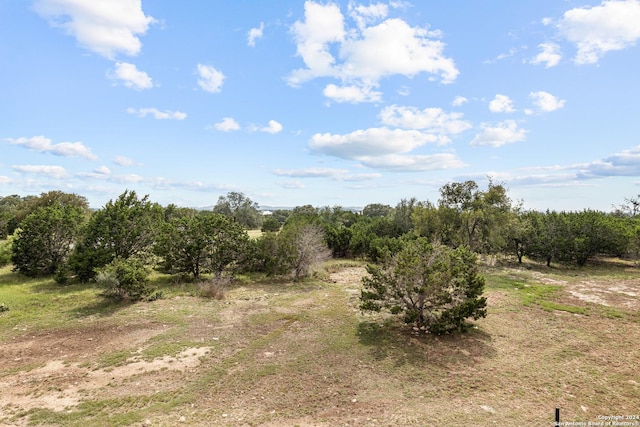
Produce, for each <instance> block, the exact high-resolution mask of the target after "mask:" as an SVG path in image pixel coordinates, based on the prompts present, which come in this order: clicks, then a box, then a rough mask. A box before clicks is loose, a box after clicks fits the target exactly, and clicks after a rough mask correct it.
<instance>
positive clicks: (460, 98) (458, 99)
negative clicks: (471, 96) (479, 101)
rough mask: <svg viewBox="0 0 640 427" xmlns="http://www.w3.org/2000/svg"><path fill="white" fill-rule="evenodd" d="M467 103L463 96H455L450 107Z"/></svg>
mask: <svg viewBox="0 0 640 427" xmlns="http://www.w3.org/2000/svg"><path fill="white" fill-rule="evenodd" d="M467 102H469V100H468V99H467V98H465V97H464V96H456V97H455V98H454V99H453V102H451V105H452V106H454V107H459V106H461V105H463V104H466V103H467Z"/></svg>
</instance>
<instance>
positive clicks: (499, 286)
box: [0, 263, 640, 426]
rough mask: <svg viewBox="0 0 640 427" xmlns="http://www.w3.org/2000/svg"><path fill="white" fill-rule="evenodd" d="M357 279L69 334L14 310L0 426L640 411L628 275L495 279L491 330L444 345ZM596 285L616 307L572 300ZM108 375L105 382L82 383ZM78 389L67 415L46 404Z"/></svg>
mask: <svg viewBox="0 0 640 427" xmlns="http://www.w3.org/2000/svg"><path fill="white" fill-rule="evenodd" d="M362 274H364V269H363V267H362V266H358V265H354V264H353V263H349V264H347V265H336V264H335V263H334V264H331V266H330V268H329V272H328V273H327V274H326V275H325V276H321V277H322V278H323V280H322V281H319V280H309V281H303V282H301V283H296V284H293V283H290V282H282V281H281V282H278V281H262V280H258V281H253V282H252V281H248V280H245V281H244V282H239V283H236V284H234V285H231V286H228V287H227V288H226V291H225V299H224V300H215V299H202V298H197V297H192V296H189V294H188V292H185V294H182V295H178V296H176V297H173V298H171V299H165V300H160V301H154V302H151V303H140V304H136V305H127V306H119V307H118V309H115V310H114V309H113V308H109V309H106V308H105V312H101V311H96V310H93V311H91V310H87V311H86V313H89V314H85V315H82V314H79V313H83V312H84V311H83V310H82V307H68V308H67V309H66V310H62V309H61V310H60V311H59V312H61V313H62V315H63V316H66V317H67V319H66V323H65V324H61V323H60V322H57V323H56V327H55V328H53V329H51V330H40V331H37V330H34V329H32V328H30V326H29V324H28V320H25V318H23V319H22V321H21V322H20V323H18V324H15V323H12V322H11V320H10V318H9V317H8V316H12V315H17V314H16V313H19V312H20V311H21V310H23V309H28V307H29V305H28V304H27V303H25V305H23V306H20V305H19V304H14V303H11V311H8V312H5V313H1V314H0V327H4V326H5V325H14V326H13V327H16V328H18V329H17V330H15V331H13V333H11V334H8V335H2V337H3V338H2V340H1V341H0V358H1V359H2V360H3V361H7V363H5V364H4V365H3V366H2V367H1V368H0V383H3V385H6V384H16V382H17V381H21V384H23V387H25V388H24V389H20V391H19V392H18V391H16V389H12V388H5V387H3V390H7V389H8V390H13V391H12V392H11V394H10V395H9V399H10V400H11V399H12V401H10V402H8V401H7V400H3V401H2V406H0V409H2V412H0V414H2V415H0V424H1V423H3V422H4V423H6V424H8V425H24V424H26V423H27V422H32V423H41V424H44V425H65V426H66V425H78V426H80V425H105V426H106V425H109V426H111V425H142V423H143V422H145V420H149V421H150V423H151V425H154V426H174V425H178V424H184V425H190V426H210V425H228V426H260V425H265V426H295V425H298V426H334V425H350V426H360V425H363V426H364V425H366V426H370V425H373V426H388V425H409V426H412V425H413V426H425V425H442V426H460V425H465V426H486V425H494V424H495V425H500V424H508V425H552V423H553V417H554V411H555V408H556V407H559V408H561V414H562V419H563V420H564V421H585V422H587V421H597V416H598V415H611V414H633V413H637V408H640V377H639V375H640V374H639V373H638V370H637V366H638V364H639V362H640V346H638V345H637V343H638V342H639V341H640V328H639V327H638V326H639V319H638V316H637V311H636V310H634V309H633V308H630V307H629V306H626V305H625V304H624V303H625V301H627V299H626V297H625V296H624V295H626V294H624V292H626V293H629V292H634V289H635V290H638V284H639V281H638V280H636V279H635V277H636V276H637V271H636V270H635V269H633V268H631V267H624V266H616V267H609V266H605V267H602V266H601V267H598V268H594V269H591V270H589V269H583V270H559V269H553V270H546V269H542V268H540V269H539V268H538V267H537V266H534V268H531V269H526V268H517V267H515V266H514V267H492V268H490V269H489V270H487V272H486V277H487V295H488V298H489V310H488V316H487V318H486V319H482V320H480V321H478V322H477V323H476V326H477V328H474V329H472V330H471V332H470V333H468V334H465V335H461V336H444V337H433V336H429V335H424V334H416V333H414V332H413V331H411V330H409V329H407V328H406V327H405V326H404V325H401V324H399V323H397V322H396V321H394V320H392V319H388V318H386V317H385V316H370V315H363V314H362V313H360V311H359V310H358V309H357V305H358V293H359V289H360V277H361V276H362ZM585 281H588V282H589V283H591V285H589V286H590V288H589V289H592V291H591V292H593V293H597V292H599V291H601V290H602V289H607V290H608V291H609V293H610V295H609V299H607V300H606V301H608V302H610V305H608V306H604V305H601V304H597V303H595V302H590V301H587V300H584V299H580V298H577V297H575V296H574V295H573V294H572V293H571V291H575V290H576V289H578V288H579V287H580V286H583V287H584V282H585ZM620 281H623V282H624V286H619V287H618V288H616V286H614V284H615V283H616V282H620ZM1 286H2V285H0V292H2V291H3V290H4V289H3V288H2V287H1ZM612 288H613V290H612ZM616 289H618V290H619V291H620V292H618V291H616ZM185 291H187V290H185ZM83 292H86V291H83ZM588 292H590V291H588V290H585V289H582V293H584V294H587V293H588ZM600 293H602V294H603V295H604V294H606V292H605V293H603V292H600ZM51 294H52V295H53V294H54V293H53V291H51ZM616 294H620V295H616ZM69 301H75V302H74V303H76V304H77V301H76V300H71V299H70V300H69ZM91 304H96V302H93V303H91ZM85 308H86V307H85ZM578 308H579V309H583V311H582V312H583V313H584V314H577V313H576V312H575V311H580V310H576V309H578ZM39 324H42V323H41V322H40V323H39ZM20 328H26V329H25V330H24V332H22V330H21V329H20ZM89 338H91V339H92V340H91V341H89ZM198 349H206V351H208V353H206V354H205V352H204V351H200V350H198ZM191 354H194V355H195V357H196V359H187V357H188V356H189V355H191ZM132 357H133V359H132ZM181 358H184V359H185V360H189V363H183V364H182V365H179V361H180V360H181ZM56 361H59V362H60V363H57V362H56ZM142 361H146V362H145V363H147V364H144V365H140V366H144V367H145V368H144V369H141V370H138V371H134V372H131V373H130V374H131V375H129V376H123V375H121V372H123V370H125V369H126V367H127V366H128V365H131V364H132V363H142ZM172 361H173V362H172ZM154 363H155V364H156V365H154ZM172 364H176V365H175V366H176V368H177V369H171V368H170V365H172ZM52 366H53V367H57V369H56V370H54V371H47V370H46V369H45V370H43V367H45V368H46V367H49V368H51V367H52ZM110 366H111V369H113V370H114V375H113V379H112V380H110V381H109V382H108V383H105V384H102V383H100V384H98V386H97V387H92V386H89V385H86V384H85V383H83V381H86V380H87V379H91V378H92V375H93V376H94V377H95V378H99V377H100V373H102V372H108V371H109V369H110ZM150 366H151V367H152V366H158V369H148V368H149V367H150ZM92 369H95V371H92ZM87 372H95V373H94V374H88V373H87ZM116 374H117V375H116ZM75 383H78V384H75ZM83 384H85V389H84V391H82V390H80V387H79V385H83ZM74 390H75V391H77V394H76V395H74V396H75V397H77V400H76V401H69V402H68V403H69V405H68V407H64V405H63V404H64V400H63V399H58V400H59V401H60V402H62V404H61V407H53V408H52V406H51V405H48V404H47V402H49V403H51V402H54V401H55V398H56V396H57V397H59V398H60V397H64V395H65V393H66V392H71V391H74ZM3 396H6V394H5V393H3ZM29 396H30V397H32V398H33V399H31V400H28V399H27V400H28V401H29V402H31V403H32V404H31V405H30V406H29V405H26V404H25V403H24V402H25V399H26V398H27V397H29ZM4 399H7V398H4ZM38 399H40V400H38ZM47 399H48V400H47ZM21 402H22V403H21ZM33 402H36V403H35V404H33ZM38 402H39V403H38ZM21 405H22V406H21Z"/></svg>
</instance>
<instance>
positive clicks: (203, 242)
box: [155, 214, 249, 279]
mask: <svg viewBox="0 0 640 427" xmlns="http://www.w3.org/2000/svg"><path fill="white" fill-rule="evenodd" d="M248 241H249V236H248V235H247V233H246V231H245V230H244V229H243V228H242V226H241V225H240V224H238V223H237V222H235V221H234V220H233V219H231V218H229V217H227V216H224V215H221V214H208V215H191V216H183V217H179V218H174V219H173V220H172V221H170V222H169V223H166V224H164V226H163V232H162V233H161V235H160V236H159V237H158V240H157V243H156V246H155V252H156V254H157V255H159V256H160V257H161V258H162V261H161V262H160V269H161V271H163V272H166V273H172V274H173V273H186V274H191V275H193V277H194V278H196V279H197V278H198V277H199V276H200V275H201V274H203V273H209V272H213V273H215V275H216V277H217V278H220V277H221V276H222V274H223V273H224V272H225V270H227V269H228V267H229V266H230V265H232V264H233V263H236V262H238V261H239V260H240V259H241V258H242V257H243V256H244V253H245V251H246V248H247V244H248Z"/></svg>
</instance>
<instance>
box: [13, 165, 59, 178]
mask: <svg viewBox="0 0 640 427" xmlns="http://www.w3.org/2000/svg"><path fill="white" fill-rule="evenodd" d="M11 169H13V170H14V171H16V172H20V173H28V174H34V175H44V176H47V177H49V178H53V179H64V178H66V177H67V171H66V170H65V168H63V167H62V166H48V165H13V166H11Z"/></svg>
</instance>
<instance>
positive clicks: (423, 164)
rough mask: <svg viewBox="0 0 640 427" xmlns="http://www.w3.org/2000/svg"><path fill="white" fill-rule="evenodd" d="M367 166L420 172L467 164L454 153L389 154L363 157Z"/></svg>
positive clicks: (455, 167)
mask: <svg viewBox="0 0 640 427" xmlns="http://www.w3.org/2000/svg"><path fill="white" fill-rule="evenodd" d="M360 161H361V163H362V164H363V165H365V166H368V167H371V168H376V169H383V170H397V171H403V172H420V171H429V170H443V169H459V168H462V167H465V166H466V164H465V163H464V162H463V161H462V160H460V159H458V158H457V157H456V156H455V155H454V154H452V153H439V154H430V155H403V154H388V155H384V156H377V157H362V158H361V159H360Z"/></svg>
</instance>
